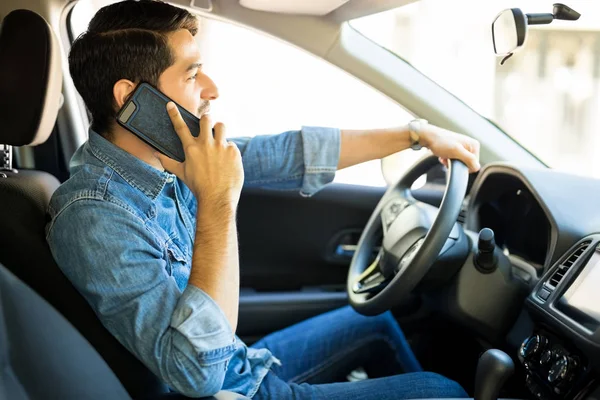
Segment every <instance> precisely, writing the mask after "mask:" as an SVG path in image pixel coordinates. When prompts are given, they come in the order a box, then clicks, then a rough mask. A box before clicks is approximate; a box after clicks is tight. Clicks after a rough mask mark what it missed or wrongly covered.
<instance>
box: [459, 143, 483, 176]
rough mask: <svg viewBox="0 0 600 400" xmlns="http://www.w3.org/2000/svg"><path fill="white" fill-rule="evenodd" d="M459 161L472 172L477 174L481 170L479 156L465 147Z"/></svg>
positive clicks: (462, 148) (461, 151)
mask: <svg viewBox="0 0 600 400" xmlns="http://www.w3.org/2000/svg"><path fill="white" fill-rule="evenodd" d="M459 159H460V160H461V161H462V162H464V163H465V164H467V167H469V171H470V172H477V171H479V168H481V167H480V165H479V160H478V159H477V156H475V154H473V153H471V152H470V151H469V150H467V149H466V148H465V147H463V146H461V150H460V156H459Z"/></svg>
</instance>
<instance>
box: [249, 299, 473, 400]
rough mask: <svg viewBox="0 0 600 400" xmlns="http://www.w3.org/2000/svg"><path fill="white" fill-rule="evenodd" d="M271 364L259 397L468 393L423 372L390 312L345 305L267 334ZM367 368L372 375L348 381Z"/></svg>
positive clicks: (381, 399) (365, 399)
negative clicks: (277, 362) (361, 311)
mask: <svg viewBox="0 0 600 400" xmlns="http://www.w3.org/2000/svg"><path fill="white" fill-rule="evenodd" d="M252 347H256V348H265V347H266V348H268V349H269V350H270V351H271V352H272V353H273V355H274V356H275V357H277V358H279V359H280V360H281V366H279V365H273V367H271V370H270V371H269V373H268V374H267V376H266V377H265V379H264V381H263V382H262V384H261V386H260V388H259V390H258V392H257V393H256V395H255V396H254V398H255V399H258V400H262V399H277V400H279V399H297V400H304V399H327V400H337V399H344V400H352V399H361V400H369V399H377V400H386V399H415V398H444V397H467V394H466V393H465V391H464V390H463V388H462V387H461V386H460V385H459V384H457V383H456V382H454V381H451V380H449V379H447V378H444V377H443V376H440V375H437V374H434V373H431V372H422V369H421V366H420V364H419V362H418V361H417V359H416V358H415V355H414V354H413V352H412V350H411V349H410V347H409V345H408V343H407V341H406V338H405V337H404V334H403V333H402V331H401V330H400V327H399V326H398V324H397V322H396V320H395V319H394V317H393V316H392V314H391V313H390V312H386V313H384V314H381V315H379V316H376V317H365V316H363V315H360V314H358V313H357V312H355V311H354V310H353V309H352V308H351V307H349V306H347V307H343V308H340V309H338V310H334V311H331V312H328V313H325V314H322V315H319V316H317V317H314V318H311V319H309V320H306V321H303V322H300V323H298V324H296V325H293V326H291V327H289V328H286V329H284V330H281V331H279V332H276V333H273V334H271V335H269V336H266V337H265V338H263V339H262V340H260V341H258V342H257V343H255V344H253V345H252ZM357 367H363V368H364V369H365V370H366V372H367V374H368V376H369V379H367V380H361V381H355V382H348V381H347V379H346V376H347V375H348V374H349V373H350V372H351V371H352V370H354V369H356V368H357Z"/></svg>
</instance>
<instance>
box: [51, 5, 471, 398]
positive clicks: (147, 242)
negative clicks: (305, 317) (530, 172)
mask: <svg viewBox="0 0 600 400" xmlns="http://www.w3.org/2000/svg"><path fill="white" fill-rule="evenodd" d="M196 31H197V21H196V18H195V17H194V16H193V15H191V14H189V13H188V12H187V11H185V10H182V9H179V8H176V7H173V6H170V5H168V4H165V3H160V2H154V1H150V0H142V1H139V2H136V1H124V2H121V3H116V4H114V5H110V6H107V7H104V8H102V9H101V10H100V11H98V13H97V14H96V15H95V17H94V18H93V19H92V21H91V22H90V25H89V28H88V31H87V32H86V33H84V34H83V35H82V36H81V37H79V38H78V39H77V40H76V41H75V43H74V44H73V47H72V49H71V53H70V55H69V67H70V72H71V75H72V77H73V81H74V83H75V86H76V87H77V90H78V91H79V93H80V94H81V96H82V97H83V100H84V101H85V104H86V106H87V108H88V109H89V111H90V113H91V116H92V126H91V129H90V132H89V140H88V141H87V142H86V143H85V144H84V146H82V147H81V148H80V149H79V150H78V151H77V153H76V154H75V155H74V157H73V160H72V165H71V178H70V179H69V180H68V181H67V182H65V183H64V184H63V185H62V186H61V187H60V188H59V189H58V190H57V192H56V193H55V194H54V196H53V198H52V201H51V205H50V214H51V217H52V220H51V222H50V223H49V224H48V227H47V239H48V243H49V244H50V247H51V249H52V252H53V255H54V257H55V258H56V261H57V262H58V264H59V266H60V267H61V269H62V270H63V271H64V273H65V274H66V276H67V277H68V278H69V279H70V280H71V282H73V284H74V285H75V286H76V287H77V289H78V290H79V291H80V292H81V293H82V294H83V296H84V297H85V298H86V299H87V301H88V302H89V303H90V304H91V306H92V307H93V309H94V310H95V312H96V313H97V315H98V317H99V318H100V320H101V321H102V323H103V324H104V325H105V326H106V328H107V329H108V330H109V331H110V332H111V333H112V334H114V335H115V336H116V337H117V339H118V340H119V341H120V342H121V343H123V344H124V345H125V346H126V347H127V348H128V349H129V350H130V351H131V352H133V353H134V354H135V355H136V356H137V357H138V358H139V359H140V360H142V361H143V362H144V364H145V365H146V366H147V367H148V368H149V369H150V370H152V371H153V372H154V373H155V374H156V375H157V376H158V377H160V378H161V379H162V380H163V381H164V382H166V383H167V384H168V385H169V386H170V387H171V388H173V389H174V390H176V391H178V392H181V393H183V394H185V395H187V396H190V397H199V396H206V395H210V394H213V393H215V392H217V391H219V390H221V389H225V390H231V391H234V392H238V393H241V394H244V395H246V396H249V397H255V398H259V399H262V398H276V399H282V398H299V399H305V398H326V397H332V398H342V397H343V398H362V399H369V398H373V399H384V398H418V397H461V396H465V393H464V391H463V390H462V388H461V387H460V386H459V385H457V384H456V383H454V382H452V381H449V380H447V379H445V378H443V377H441V376H438V375H435V374H431V373H425V372H420V371H421V368H420V366H419V363H418V362H417V360H416V358H415V357H414V355H413V353H412V352H411V350H410V348H409V347H408V345H407V343H406V340H405V339H404V336H403V334H402V331H401V330H400V328H399V327H398V325H397V324H396V321H395V320H394V318H393V317H392V316H391V314H390V313H389V312H388V313H386V314H383V315H380V316H378V317H372V318H367V317H363V316H360V315H358V314H356V313H355V312H354V311H353V310H352V309H350V308H349V307H346V308H342V309H340V310H337V311H333V312H331V313H328V314H325V315H323V316H319V317H316V318H313V319H311V320H309V321H306V322H304V323H301V324H299V325H298V326H294V327H291V328H288V329H286V330H284V331H282V332H279V333H275V334H273V335H270V336H269V337H267V338H264V339H263V340H261V341H260V342H258V343H257V344H255V345H254V346H252V347H250V348H249V347H247V346H246V345H245V344H244V343H243V342H242V341H241V340H240V339H239V338H237V336H236V335H235V331H236V326H237V319H238V295H239V261H238V249H237V237H236V225H235V213H236V206H237V203H238V200H239V197H240V191H241V189H242V184H243V183H245V184H246V185H254V186H264V187H272V188H280V189H294V190H300V191H301V193H303V194H304V195H306V196H310V195H312V194H313V193H315V192H316V191H317V190H319V189H320V188H321V187H322V186H323V185H324V184H326V183H328V182H330V181H331V180H332V179H333V176H334V173H335V170H336V169H339V168H344V167H348V166H350V165H354V164H357V163H361V162H364V161H367V160H371V159H376V158H381V157H384V156H386V155H389V154H392V153H395V152H397V151H400V150H403V149H406V148H408V147H409V146H410V145H411V134H410V133H409V131H408V129H407V127H400V128H394V129H383V130H372V131H346V130H344V131H340V130H339V129H330V128H314V127H306V128H303V129H302V130H301V131H290V132H285V133H283V134H280V135H273V136H259V137H255V138H252V139H248V138H241V139H234V140H232V141H230V142H228V141H226V140H225V127H224V125H223V124H221V123H217V124H214V126H213V123H212V121H211V119H210V117H209V116H208V115H207V114H206V113H207V111H208V109H209V102H210V101H211V100H215V99H217V97H218V90H217V87H216V86H215V84H214V83H213V82H212V81H211V80H210V78H209V77H208V76H206V75H205V74H204V73H203V71H202V65H201V54H200V53H199V49H198V47H197V45H196V42H195V40H194V35H195V34H196ZM140 81H148V82H150V83H153V84H154V85H156V86H157V87H158V88H159V89H160V90H161V91H163V92H164V93H165V94H166V95H168V96H169V97H171V98H172V99H173V100H175V101H176V102H177V103H179V104H180V105H182V106H183V107H185V108H186V109H187V110H189V111H191V112H194V113H196V114H197V115H198V117H201V122H200V129H201V132H200V135H199V136H198V138H194V137H192V136H191V135H190V134H189V131H188V130H187V127H186V126H185V124H184V123H183V121H182V119H181V116H180V115H179V113H178V111H177V109H176V108H174V107H172V104H171V105H169V106H168V107H167V108H168V113H169V115H170V117H171V119H172V122H173V125H174V127H175V128H176V130H177V132H178V135H179V137H180V139H181V141H182V143H183V146H184V150H185V154H186V161H185V162H184V163H181V164H180V163H178V162H176V161H173V160H171V159H169V158H167V157H165V156H163V155H161V154H158V153H156V152H155V151H154V150H153V149H152V148H151V147H150V146H148V145H146V144H145V143H144V142H142V141H141V140H140V139H138V138H137V137H136V136H135V135H133V134H131V133H130V132H128V131H126V130H124V129H123V128H121V127H120V126H118V125H117V124H116V123H115V116H116V113H117V111H118V109H119V108H120V107H121V106H122V105H123V104H124V102H125V101H126V99H127V98H128V96H129V94H130V93H132V91H133V90H134V89H135V87H136V84H137V83H139V82H140ZM266 117H267V118H268V116H266ZM212 128H214V137H213V135H212V134H211V130H212ZM416 134H417V135H418V140H419V141H420V143H421V144H423V145H425V146H427V147H429V148H430V149H431V150H432V151H433V152H434V153H435V154H436V155H438V156H439V157H440V158H441V159H442V160H444V159H449V158H459V159H461V160H463V161H464V162H465V163H466V164H467V165H468V166H469V167H470V169H471V170H472V171H475V170H477V169H478V168H479V164H478V152H479V144H478V143H477V142H476V141H474V140H472V139H470V138H467V137H465V136H462V135H458V134H455V133H451V132H448V131H444V130H442V129H439V128H436V127H434V126H427V125H424V126H422V127H421V129H419V132H417V133H416ZM413 136H414V135H413ZM412 140H415V138H414V137H413V139H412ZM359 365H364V366H365V367H366V369H367V372H368V373H369V375H370V377H373V379H367V380H362V381H358V382H342V381H343V380H344V379H343V378H344V377H345V376H346V375H347V374H348V372H350V371H351V370H353V369H354V368H356V367H357V366H359ZM401 372H404V374H401ZM394 374H395V375H394ZM390 375H391V376H390ZM385 376H387V377H385ZM376 377H380V378H378V379H375V378H376ZM336 382H337V383H336Z"/></svg>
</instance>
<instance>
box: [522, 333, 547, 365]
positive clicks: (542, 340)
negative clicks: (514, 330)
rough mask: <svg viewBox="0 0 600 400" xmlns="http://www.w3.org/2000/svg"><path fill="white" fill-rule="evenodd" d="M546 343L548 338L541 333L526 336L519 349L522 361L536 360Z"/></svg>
mask: <svg viewBox="0 0 600 400" xmlns="http://www.w3.org/2000/svg"><path fill="white" fill-rule="evenodd" d="M547 345H548V339H547V338H546V337H545V336H542V335H534V336H531V337H529V338H527V339H526V340H525V341H524V342H523V344H521V348H520V349H519V356H521V358H523V360H524V361H526V362H529V361H536V360H538V359H539V357H540V356H541V355H542V353H543V351H544V350H545V348H546V346H547Z"/></svg>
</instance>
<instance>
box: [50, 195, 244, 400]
mask: <svg viewBox="0 0 600 400" xmlns="http://www.w3.org/2000/svg"><path fill="white" fill-rule="evenodd" d="M109 216H110V217H109ZM90 226H93V227H94V229H89V227H90ZM47 239H48V243H49V245H50V248H51V250H52V253H53V255H54V257H55V259H56V261H57V263H58V264H59V266H60V268H61V270H62V271H63V272H64V273H65V275H67V277H68V278H69V280H70V281H71V282H72V283H73V284H74V285H75V287H76V288H77V289H78V290H79V292H80V293H81V294H82V295H83V296H84V297H85V298H86V300H87V301H88V302H89V303H90V305H91V306H92V308H93V309H94V311H95V312H96V314H97V315H98V317H99V319H100V320H101V322H102V323H103V325H104V326H105V327H106V328H107V329H108V330H109V331H110V332H111V333H112V334H113V335H114V336H115V337H116V338H117V339H118V340H119V341H120V342H121V343H122V344H123V345H124V346H125V347H126V348H127V349H128V350H129V351H131V352H132V353H133V354H135V355H136V356H137V357H138V358H139V359H140V360H141V361H142V362H143V363H144V364H145V365H146V366H147V367H148V368H149V369H150V370H151V371H153V372H154V373H155V374H156V375H157V376H159V377H160V378H161V379H162V380H163V381H164V382H165V383H167V384H168V385H169V386H171V387H172V388H173V389H175V390H177V391H179V392H180V393H182V394H184V395H186V396H189V397H201V396H209V395H212V394H214V393H216V392H218V391H219V390H221V387H222V385H223V381H224V379H225V372H226V369H227V365H228V362H229V360H230V358H231V356H232V355H233V353H234V351H235V340H236V339H235V336H234V334H233V331H232V329H231V327H230V325H229V323H228V321H227V319H226V317H225V315H224V313H223V312H222V310H221V309H220V307H219V306H218V305H217V304H216V303H215V302H214V301H213V300H212V299H211V298H210V297H209V296H208V295H207V294H206V293H204V292H203V291H202V290H200V289H199V288H197V287H195V286H192V285H188V286H187V287H186V289H185V290H184V291H183V292H182V291H181V290H180V289H179V287H178V286H177V284H176V282H175V280H174V279H173V277H172V276H170V275H169V273H168V272H167V269H166V268H165V267H166V262H167V261H166V259H165V257H166V256H165V249H164V246H161V244H160V243H158V242H157V239H156V238H155V237H154V235H153V234H152V233H151V232H150V231H149V230H148V229H147V228H146V226H145V222H144V221H143V220H142V219H140V218H138V217H137V216H135V215H134V214H133V213H132V212H130V211H128V210H126V208H125V207H121V206H119V205H116V204H114V203H110V202H106V201H100V200H91V199H86V200H77V201H75V202H73V203H71V204H70V205H68V206H67V207H66V208H65V209H63V210H62V211H61V212H60V213H59V214H58V215H57V216H56V217H55V218H54V220H53V222H52V224H51V225H50V226H49V229H48V234H47Z"/></svg>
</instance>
